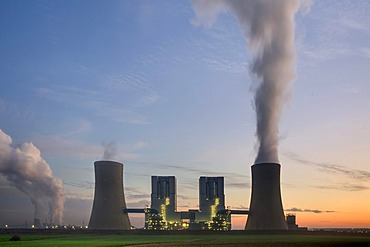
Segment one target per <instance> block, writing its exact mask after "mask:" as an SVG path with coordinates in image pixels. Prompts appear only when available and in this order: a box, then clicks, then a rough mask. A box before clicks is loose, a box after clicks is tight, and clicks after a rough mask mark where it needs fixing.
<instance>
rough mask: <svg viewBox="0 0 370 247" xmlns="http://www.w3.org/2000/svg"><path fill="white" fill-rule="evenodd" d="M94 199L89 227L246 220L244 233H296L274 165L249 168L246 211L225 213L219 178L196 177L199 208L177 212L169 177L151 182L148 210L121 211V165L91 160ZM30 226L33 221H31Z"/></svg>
mask: <svg viewBox="0 0 370 247" xmlns="http://www.w3.org/2000/svg"><path fill="white" fill-rule="evenodd" d="M94 167H95V194H94V202H93V208H92V212H91V217H90V222H89V226H88V227H89V228H91V229H117V230H128V229H131V224H130V220H129V217H128V214H129V213H142V214H144V215H145V226H144V228H145V229H147V230H183V229H190V230H216V231H228V230H231V215H232V214H239V215H240V214H242V215H248V219H247V223H246V226H245V229H246V230H287V229H288V226H289V229H304V228H298V226H297V225H296V223H295V215H288V216H287V218H286V221H285V218H284V211H283V206H282V200H281V191H280V165H279V164H276V163H263V164H255V165H253V166H252V196H251V201H250V208H249V210H231V209H229V208H225V193H224V177H203V176H202V177H200V178H199V209H189V210H188V211H177V183H176V177H175V176H152V177H151V180H152V181H151V186H152V193H151V205H150V207H148V206H147V207H145V208H134V209H128V208H126V202H125V195H124V190H123V164H121V163H118V162H114V161H96V162H95V163H94ZM35 222H36V220H35ZM287 223H288V224H287Z"/></svg>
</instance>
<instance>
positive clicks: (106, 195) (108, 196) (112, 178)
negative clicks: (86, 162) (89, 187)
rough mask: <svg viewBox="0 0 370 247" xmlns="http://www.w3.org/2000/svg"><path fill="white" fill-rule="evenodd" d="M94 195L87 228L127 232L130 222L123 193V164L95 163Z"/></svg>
mask: <svg viewBox="0 0 370 247" xmlns="http://www.w3.org/2000/svg"><path fill="white" fill-rule="evenodd" d="M94 167H95V194H94V203H93V208H92V211H91V217H90V222H89V228H91V229H120V230H129V229H130V228H131V224H130V220H129V218H128V215H127V213H124V211H123V209H126V202H125V194H124V191H123V164H121V163H118V162H114V161H96V162H95V163H94Z"/></svg>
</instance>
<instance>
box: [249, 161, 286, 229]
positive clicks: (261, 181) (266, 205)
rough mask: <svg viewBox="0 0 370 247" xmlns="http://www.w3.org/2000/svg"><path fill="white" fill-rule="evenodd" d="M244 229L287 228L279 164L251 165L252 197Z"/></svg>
mask: <svg viewBox="0 0 370 247" xmlns="http://www.w3.org/2000/svg"><path fill="white" fill-rule="evenodd" d="M245 229H246V230H287V229H288V226H287V224H286V222H285V218H284V211H283V205H282V202H281V192H280V165H279V164H276V163H263V164H255V165H253V166H252V198H251V203H250V207H249V215H248V220H247V224H246V226H245Z"/></svg>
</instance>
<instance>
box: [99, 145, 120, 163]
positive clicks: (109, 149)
mask: <svg viewBox="0 0 370 247" xmlns="http://www.w3.org/2000/svg"><path fill="white" fill-rule="evenodd" d="M102 146H103V147H104V153H103V157H102V159H103V160H113V159H114V158H115V157H116V156H117V143H116V142H114V141H112V142H108V143H105V142H103V143H102Z"/></svg>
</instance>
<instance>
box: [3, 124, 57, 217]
mask: <svg viewBox="0 0 370 247" xmlns="http://www.w3.org/2000/svg"><path fill="white" fill-rule="evenodd" d="M0 173H1V174H2V175H3V176H4V177H5V178H6V179H7V180H8V181H9V182H10V184H11V185H13V186H15V187H16V188H17V189H18V190H20V191H22V192H23V193H25V194H26V195H27V196H28V197H29V198H30V200H31V202H32V204H33V205H34V206H35V218H38V219H40V217H41V216H42V214H43V209H44V208H45V207H47V208H49V212H48V216H49V221H50V223H56V224H61V223H62V219H63V210H64V199H63V182H62V180H61V179H59V178H56V177H54V175H53V173H52V171H51V169H50V166H49V164H48V163H47V162H46V161H45V160H44V159H43V158H42V157H41V153H40V150H39V149H38V148H37V147H35V146H34V145H33V144H32V143H28V142H26V143H23V144H22V145H20V146H19V147H12V138H11V137H10V136H9V135H7V134H5V133H4V132H3V131H2V130H0Z"/></svg>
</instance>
